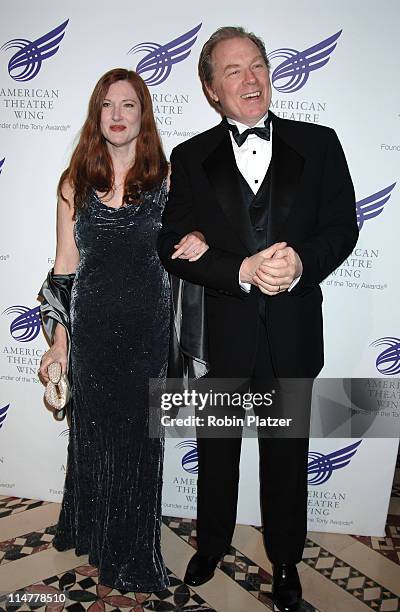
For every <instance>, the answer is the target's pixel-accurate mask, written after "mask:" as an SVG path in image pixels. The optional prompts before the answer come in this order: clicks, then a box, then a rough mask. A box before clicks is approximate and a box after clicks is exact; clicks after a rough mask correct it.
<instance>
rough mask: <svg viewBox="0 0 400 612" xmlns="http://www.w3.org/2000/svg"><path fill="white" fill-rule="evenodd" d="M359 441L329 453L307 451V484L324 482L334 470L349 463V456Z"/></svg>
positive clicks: (354, 452)
mask: <svg viewBox="0 0 400 612" xmlns="http://www.w3.org/2000/svg"><path fill="white" fill-rule="evenodd" d="M361 442H362V440H359V441H358V442H354V444H350V446H345V447H344V448H340V449H339V450H336V451H333V452H332V453H329V455H324V454H323V453H317V452H315V451H310V452H309V453H308V458H309V461H308V475H309V478H308V484H310V485H320V484H324V482H326V481H327V480H329V478H330V477H331V476H332V474H333V472H334V471H335V470H340V469H342V468H344V467H346V465H348V464H349V463H350V460H351V458H352V457H353V456H354V455H355V454H356V452H357V450H358V447H359V446H360V444H361Z"/></svg>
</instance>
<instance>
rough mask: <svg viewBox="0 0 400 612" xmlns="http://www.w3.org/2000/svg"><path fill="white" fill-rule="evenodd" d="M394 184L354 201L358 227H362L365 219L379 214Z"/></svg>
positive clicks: (367, 219)
mask: <svg viewBox="0 0 400 612" xmlns="http://www.w3.org/2000/svg"><path fill="white" fill-rule="evenodd" d="M395 185H396V183H392V184H391V185H389V186H388V187H385V188H384V189H381V190H380V191H377V192H376V193H373V194H372V195H370V196H368V197H367V198H364V199H363V200H358V202H356V210H357V223H358V229H360V230H361V229H362V227H363V225H364V223H365V221H369V220H370V219H373V218H374V217H377V216H378V215H380V214H381V212H382V211H383V209H384V206H385V204H386V202H387V201H388V200H389V198H390V196H391V195H392V190H393V189H394V187H395Z"/></svg>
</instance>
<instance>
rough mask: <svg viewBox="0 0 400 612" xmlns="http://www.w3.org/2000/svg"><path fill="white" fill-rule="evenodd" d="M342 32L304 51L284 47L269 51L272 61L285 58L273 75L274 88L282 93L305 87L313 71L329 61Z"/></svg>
mask: <svg viewBox="0 0 400 612" xmlns="http://www.w3.org/2000/svg"><path fill="white" fill-rule="evenodd" d="M341 33H342V30H339V32H336V34H333V35H332V36H329V38H325V39H324V40H321V42H319V43H317V44H316V45H313V46H312V47H309V48H308V49H305V50H304V51H297V49H291V48H289V47H282V48H281V49H275V51H272V52H271V53H269V54H268V58H269V59H270V60H271V61H273V60H275V59H283V62H281V63H280V64H279V65H278V66H277V67H276V68H275V69H274V71H273V72H272V75H271V81H272V85H273V87H274V89H276V90H277V91H279V92H280V93H294V92H295V91H298V90H299V89H301V88H302V87H304V85H305V84H306V83H307V81H308V79H309V76H310V74H311V72H314V71H315V70H319V69H320V68H323V66H325V65H326V64H327V63H328V62H329V60H330V56H331V54H332V53H333V51H334V50H335V48H336V45H337V41H338V38H339V36H340V35H341Z"/></svg>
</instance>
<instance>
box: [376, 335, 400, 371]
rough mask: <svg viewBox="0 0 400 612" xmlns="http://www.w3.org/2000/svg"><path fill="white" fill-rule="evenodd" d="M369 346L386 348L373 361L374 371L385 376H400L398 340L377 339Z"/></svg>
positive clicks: (399, 340) (391, 338)
mask: <svg viewBox="0 0 400 612" xmlns="http://www.w3.org/2000/svg"><path fill="white" fill-rule="evenodd" d="M371 346H387V347H388V348H386V349H385V350H384V351H382V353H380V354H379V355H378V357H377V358H376V361H375V365H376V369H377V370H378V372H380V373H381V374H384V375H385V376H394V375H395V374H400V338H394V337H393V336H389V337H386V338H378V340H375V342H372V344H371Z"/></svg>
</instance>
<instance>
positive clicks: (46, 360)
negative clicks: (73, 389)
mask: <svg viewBox="0 0 400 612" xmlns="http://www.w3.org/2000/svg"><path fill="white" fill-rule="evenodd" d="M67 358H68V350H67V346H64V345H61V344H53V346H52V347H51V348H49V350H48V351H46V352H45V354H44V355H43V357H42V359H41V360H40V368H39V372H38V375H39V379H40V382H41V383H42V384H43V385H47V383H48V382H49V374H48V372H47V368H48V367H49V365H50V364H51V363H54V362H55V361H58V362H59V363H60V364H61V370H62V373H63V374H65V373H66V372H67Z"/></svg>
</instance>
